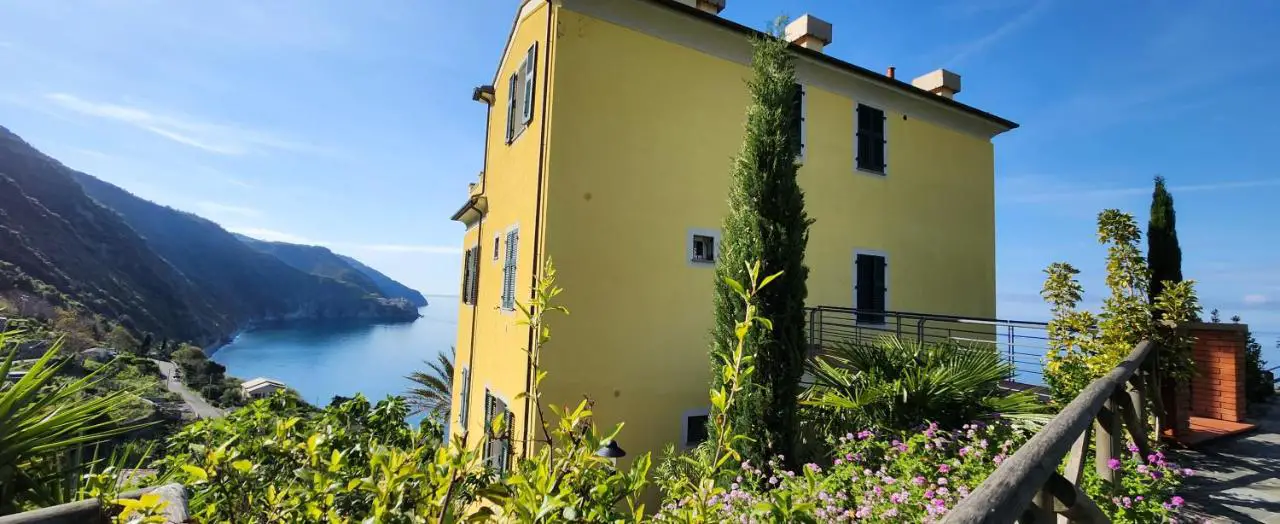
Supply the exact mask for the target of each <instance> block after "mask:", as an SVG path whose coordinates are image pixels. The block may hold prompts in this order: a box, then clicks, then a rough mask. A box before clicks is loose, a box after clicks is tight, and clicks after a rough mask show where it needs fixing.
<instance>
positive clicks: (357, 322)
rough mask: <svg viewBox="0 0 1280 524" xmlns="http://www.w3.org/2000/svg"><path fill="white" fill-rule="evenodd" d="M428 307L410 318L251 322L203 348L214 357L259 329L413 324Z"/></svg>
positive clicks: (418, 310)
mask: <svg viewBox="0 0 1280 524" xmlns="http://www.w3.org/2000/svg"><path fill="white" fill-rule="evenodd" d="M426 307H427V306H423V307H422V308H419V309H415V310H414V311H415V315H414V317H413V318H412V319H410V318H396V317H391V318H358V317H357V318H299V319H287V320H285V319H279V320H251V321H249V322H248V323H247V324H245V325H244V326H241V327H238V328H236V330H235V331H233V332H231V334H229V335H227V336H225V337H223V338H222V339H220V340H218V341H217V342H215V343H213V344H210V345H208V346H205V347H204V348H202V350H203V351H204V354H205V356H206V357H213V355H214V354H215V353H217V352H218V351H219V350H221V349H222V348H224V347H226V346H228V345H230V344H231V343H232V342H235V341H236V339H238V338H240V336H241V335H243V334H245V333H248V332H250V331H254V330H258V329H269V328H293V327H304V326H308V325H317V324H322V325H326V326H332V325H335V324H336V325H343V326H379V325H397V324H412V323H414V322H417V321H418V320H419V319H421V318H422V317H423V315H422V313H421V309H425V308H426Z"/></svg>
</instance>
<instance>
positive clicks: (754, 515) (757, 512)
mask: <svg viewBox="0 0 1280 524" xmlns="http://www.w3.org/2000/svg"><path fill="white" fill-rule="evenodd" d="M1029 436H1030V435H1029V434H1027V433H1025V432H1024V431H1022V430H1020V429H1016V427H1015V426H1014V425H1012V424H1009V423H1007V422H1004V421H997V422H996V423H993V424H990V425H987V424H983V423H973V424H966V425H964V426H962V427H961V429H959V430H957V431H954V432H950V431H945V430H942V429H939V428H938V425H937V424H932V423H931V424H929V425H928V426H926V427H924V428H922V429H921V430H919V431H917V432H913V433H906V434H883V435H881V434H878V433H877V432H875V431H873V430H864V431H861V432H858V433H850V434H847V435H844V436H843V437H841V438H840V439H839V442H838V444H837V445H836V447H835V450H834V451H835V456H836V458H835V459H834V460H833V461H832V463H831V464H829V465H827V466H826V467H823V466H820V465H818V464H813V463H810V464H806V465H805V466H803V467H801V468H800V470H799V471H788V470H785V469H781V468H780V464H781V462H780V461H779V460H776V459H775V460H772V461H770V463H769V464H764V465H761V466H759V467H758V466H756V465H753V464H751V463H749V462H743V463H742V464H741V467H740V470H739V471H738V472H737V476H736V477H735V478H734V479H733V482H732V483H731V484H730V485H729V489H728V490H727V491H726V492H724V493H722V494H720V495H718V496H717V497H715V500H714V502H715V504H714V506H713V507H714V509H715V510H716V511H717V512H718V513H717V514H715V515H711V516H710V517H711V518H710V519H709V520H712V521H726V520H735V521H739V522H777V521H780V519H781V520H786V521H798V522H816V521H823V522H828V521H829V522H843V521H852V520H859V521H866V522H933V521H940V520H941V519H942V516H943V515H944V514H946V512H947V511H948V510H949V509H951V508H953V507H955V505H956V504H957V503H958V502H959V501H960V500H961V499H963V498H964V497H966V496H968V494H969V492H970V491H971V490H973V489H974V488H976V487H977V486H978V484H980V483H981V482H982V481H983V479H985V478H986V477H987V476H988V475H990V474H991V472H992V471H995V469H996V467H997V466H999V464H1000V463H1001V462H1002V461H1003V460H1004V459H1005V458H1006V457H1008V456H1009V455H1010V454H1012V453H1013V452H1014V451H1015V450H1016V449H1017V448H1018V446H1020V445H1021V444H1022V443H1023V442H1025V441H1026V439H1027V438H1028V437H1029ZM689 502H690V501H687V500H673V501H668V502H667V503H666V504H665V505H664V506H663V508H662V513H660V514H659V515H658V520H679V519H678V518H675V517H674V516H676V515H679V514H681V509H682V506H684V505H685V504H687V503H689Z"/></svg>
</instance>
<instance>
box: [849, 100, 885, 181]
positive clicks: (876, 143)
mask: <svg viewBox="0 0 1280 524" xmlns="http://www.w3.org/2000/svg"><path fill="white" fill-rule="evenodd" d="M884 128H885V117H884V111H881V110H879V109H876V108H874V107H871V106H867V105H863V104H858V133H857V142H858V143H857V151H858V157H857V159H856V160H857V166H858V169H861V170H863V171H871V172H873V173H880V174H884V173H885V167H888V166H887V164H885V158H884V151H885V144H886V143H887V140H886V137H885V132H884Z"/></svg>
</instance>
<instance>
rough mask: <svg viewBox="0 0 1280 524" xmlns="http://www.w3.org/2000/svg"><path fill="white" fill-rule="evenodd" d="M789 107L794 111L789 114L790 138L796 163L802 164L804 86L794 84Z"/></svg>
mask: <svg viewBox="0 0 1280 524" xmlns="http://www.w3.org/2000/svg"><path fill="white" fill-rule="evenodd" d="M793 97H794V98H792V101H791V105H792V109H793V110H794V111H793V112H792V114H791V133H792V134H791V136H792V140H794V142H795V144H794V146H793V147H794V148H795V151H796V162H799V163H804V153H805V151H804V150H805V138H806V137H805V128H806V127H807V126H806V125H805V122H804V120H805V114H804V112H805V93H804V86H802V85H800V84H796V90H795V94H794V95H793Z"/></svg>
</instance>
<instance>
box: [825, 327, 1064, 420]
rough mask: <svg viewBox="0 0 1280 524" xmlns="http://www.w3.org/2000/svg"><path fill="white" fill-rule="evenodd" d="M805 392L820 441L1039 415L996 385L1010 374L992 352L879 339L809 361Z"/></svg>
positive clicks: (1031, 402)
mask: <svg viewBox="0 0 1280 524" xmlns="http://www.w3.org/2000/svg"><path fill="white" fill-rule="evenodd" d="M808 372H809V374H810V376H811V377H812V379H813V382H812V385H811V386H810V387H809V389H808V390H807V391H805V392H804V394H803V395H802V396H801V402H802V403H803V404H805V405H807V406H810V409H811V410H812V411H814V412H815V413H813V415H814V416H813V417H811V419H812V420H814V422H815V423H817V424H819V425H821V426H826V427H820V428H819V431H821V432H822V434H826V435H834V434H845V433H846V432H849V431H858V430H860V429H866V428H870V427H879V428H888V429H896V430H907V429H910V428H912V427H915V426H919V425H920V424H922V423H925V422H930V421H932V422H937V423H938V424H939V425H942V426H944V427H955V426H958V425H961V424H964V423H966V422H971V421H974V420H981V419H989V418H993V417H994V416H996V415H997V414H998V415H1001V416H1014V417H1019V416H1021V417H1022V418H1024V419H1027V420H1031V421H1034V420H1039V419H1041V418H1043V417H1036V416H1028V415H1035V414H1041V413H1044V411H1045V409H1046V406H1045V404H1043V403H1042V402H1041V401H1040V399H1039V398H1038V397H1037V395H1036V394H1035V393H1034V392H1030V391H1023V392H1011V391H1007V390H1005V389H1003V388H1002V387H1001V382H1002V381H1003V380H1005V379H1007V378H1008V377H1010V376H1012V374H1013V368H1012V366H1011V365H1010V364H1008V363H1007V362H1005V361H1004V359H1002V358H1001V357H1000V355H998V354H997V353H996V351H995V350H994V348H991V347H970V346H963V345H960V344H956V343H951V342H947V343H921V342H918V341H915V340H902V339H898V338H893V337H886V338H883V339H881V340H879V341H876V342H872V343H867V342H861V341H849V342H844V343H839V344H836V345H835V346H834V347H833V348H832V349H831V351H829V352H828V353H826V354H824V355H821V356H817V357H815V358H813V359H811V360H810V361H809V365H808Z"/></svg>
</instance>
